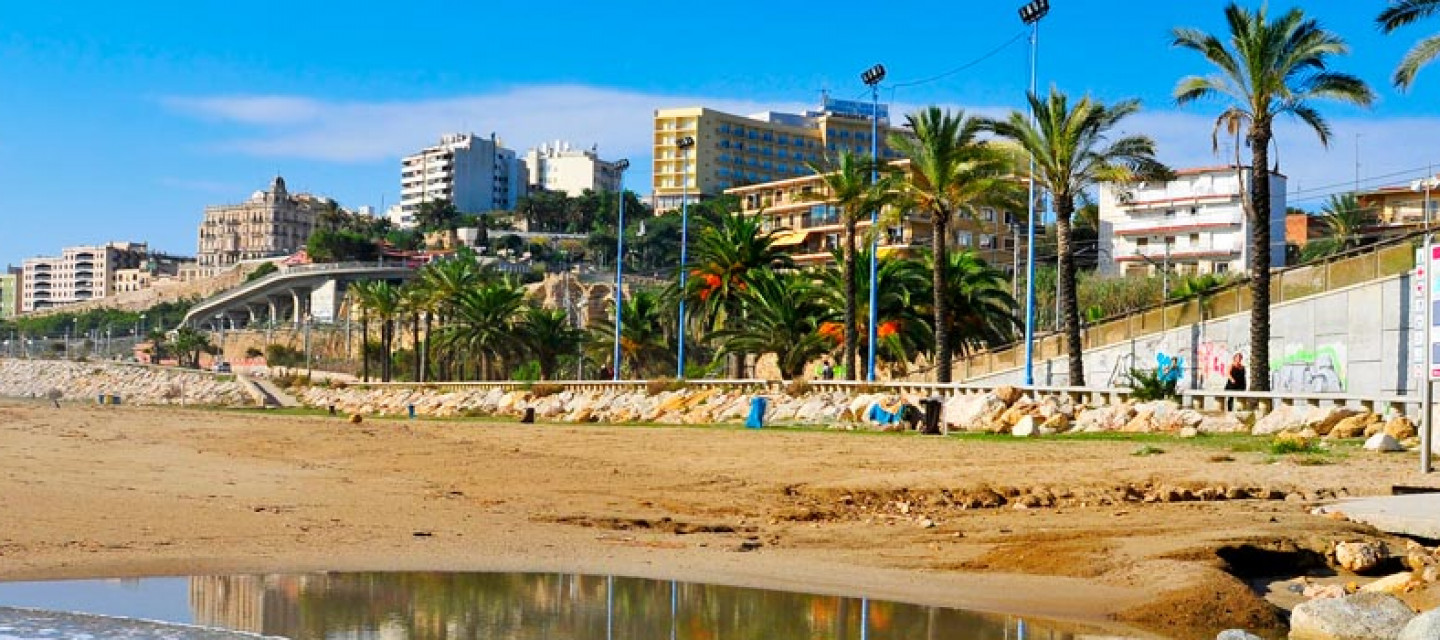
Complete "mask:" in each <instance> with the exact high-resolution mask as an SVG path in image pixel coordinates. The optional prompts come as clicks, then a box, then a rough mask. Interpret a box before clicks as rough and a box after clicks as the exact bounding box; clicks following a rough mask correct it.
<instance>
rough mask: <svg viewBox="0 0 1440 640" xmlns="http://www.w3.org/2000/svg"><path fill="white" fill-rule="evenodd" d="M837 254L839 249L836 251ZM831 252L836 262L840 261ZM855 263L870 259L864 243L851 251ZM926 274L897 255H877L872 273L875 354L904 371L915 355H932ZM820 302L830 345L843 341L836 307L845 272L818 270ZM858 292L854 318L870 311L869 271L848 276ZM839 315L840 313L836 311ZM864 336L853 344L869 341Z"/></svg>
mask: <svg viewBox="0 0 1440 640" xmlns="http://www.w3.org/2000/svg"><path fill="white" fill-rule="evenodd" d="M837 253H838V252H837ZM840 258H841V256H839V255H836V256H835V265H840V264H842V260H841V259H840ZM855 263H856V264H869V263H870V249H869V247H862V248H860V249H859V250H858V251H856V253H855ZM930 273H931V270H930V268H929V266H928V265H926V264H925V263H924V262H922V261H920V260H913V259H909V258H899V257H885V258H880V260H879V262H878V264H877V268H876V271H875V284H876V292H875V303H876V304H875V307H876V312H875V322H876V337H877V338H878V340H877V341H876V345H875V358H876V360H878V361H879V362H880V363H883V364H886V365H887V366H889V367H891V370H892V371H893V372H895V373H898V374H901V375H903V374H904V373H906V368H907V367H908V365H909V364H910V362H912V361H913V360H914V359H915V357H916V356H917V355H919V354H920V353H922V352H924V353H931V354H933V353H934V340H933V333H932V331H931V329H930V318H929V317H928V316H927V315H926V313H925V311H926V309H927V307H928V306H929V305H930V300H931V299H932V298H931V295H930V286H931V285H930ZM818 275H819V283H820V291H819V293H820V296H821V304H822V305H823V306H824V307H825V308H826V309H827V310H828V312H827V313H826V315H825V317H824V319H823V321H822V322H821V323H820V333H821V334H822V335H825V336H827V337H829V338H830V339H831V341H833V342H835V343H837V344H838V343H843V342H844V335H845V328H844V325H843V324H842V323H840V322H837V320H838V319H840V317H843V316H839V317H837V314H836V310H837V309H842V310H843V308H844V300H843V299H842V298H843V297H844V293H843V292H844V291H845V285H844V281H843V278H844V277H845V275H844V270H843V269H841V268H837V267H835V266H831V267H827V268H826V269H825V270H824V271H822V272H820V273H819V274H818ZM852 278H853V279H854V284H855V290H856V295H857V296H858V305H859V306H858V308H857V310H856V314H857V317H859V316H866V317H868V316H869V313H870V284H871V283H870V274H868V273H865V272H863V271H860V270H858V269H856V270H855V273H854V274H853V275H852ZM841 313H843V311H841ZM868 339H869V336H861V337H860V339H859V341H858V342H857V348H859V347H863V346H865V345H866V344H868V342H867V340H868Z"/></svg>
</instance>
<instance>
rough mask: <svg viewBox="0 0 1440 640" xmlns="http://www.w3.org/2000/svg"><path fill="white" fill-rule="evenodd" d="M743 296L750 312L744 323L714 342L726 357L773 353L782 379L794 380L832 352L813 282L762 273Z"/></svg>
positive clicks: (797, 275)
mask: <svg viewBox="0 0 1440 640" xmlns="http://www.w3.org/2000/svg"><path fill="white" fill-rule="evenodd" d="M743 295H744V297H745V301H746V308H747V310H748V312H749V313H748V315H747V316H746V319H745V323H744V324H743V325H741V326H739V327H736V328H729V329H725V330H722V331H717V332H715V334H714V336H713V337H714V339H715V340H716V341H717V342H719V343H720V345H721V352H722V353H759V354H766V353H773V354H775V357H776V364H777V366H779V367H780V373H781V374H782V375H784V376H785V378H786V379H794V378H797V377H799V376H801V375H803V374H804V372H805V364H806V363H808V362H810V361H811V360H813V359H815V358H816V357H818V356H820V355H822V354H824V353H825V352H826V351H828V350H829V348H830V347H829V344H828V342H829V341H828V339H827V338H826V337H825V336H824V335H822V334H821V333H820V331H819V328H820V318H821V317H822V316H823V315H824V313H825V307H824V306H823V305H822V304H821V302H820V301H821V296H820V294H819V292H818V291H817V290H816V287H815V285H814V283H813V282H812V281H811V279H810V277H809V276H807V275H805V274H800V273H795V272H788V273H785V274H777V273H775V272H774V271H760V272H757V273H756V274H755V275H754V276H753V277H752V278H751V280H750V283H749V287H748V288H747V289H746V290H745V292H744V294H743Z"/></svg>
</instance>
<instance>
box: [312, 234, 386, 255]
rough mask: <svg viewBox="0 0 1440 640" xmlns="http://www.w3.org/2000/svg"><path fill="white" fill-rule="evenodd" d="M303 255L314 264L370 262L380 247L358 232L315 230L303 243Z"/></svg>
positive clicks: (371, 239) (373, 240) (378, 252)
mask: <svg viewBox="0 0 1440 640" xmlns="http://www.w3.org/2000/svg"><path fill="white" fill-rule="evenodd" d="M305 253H306V254H307V255H309V256H310V259H311V260H313V261H315V262H371V261H373V260H375V258H377V257H378V256H379V255H380V247H379V246H378V245H377V244H376V242H375V239H373V238H369V237H366V236H365V235H364V234H362V233H360V232H359V231H352V230H349V229H340V230H338V231H331V230H328V229H316V230H315V231H313V232H311V233H310V238H309V239H308V240H307V241H306V242H305Z"/></svg>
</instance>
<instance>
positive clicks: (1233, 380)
mask: <svg viewBox="0 0 1440 640" xmlns="http://www.w3.org/2000/svg"><path fill="white" fill-rule="evenodd" d="M1225 390H1226V391H1244V390H1245V356H1244V355H1241V354H1238V353H1237V354H1235V357H1234V358H1231V359H1230V372H1229V373H1228V374H1227V375H1226V376H1225ZM1225 410H1226V411H1234V410H1235V399H1234V398H1225Z"/></svg>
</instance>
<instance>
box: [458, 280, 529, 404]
mask: <svg viewBox="0 0 1440 640" xmlns="http://www.w3.org/2000/svg"><path fill="white" fill-rule="evenodd" d="M524 304H525V291H524V289H521V288H520V287H519V286H517V285H515V284H513V283H511V282H510V281H509V280H500V281H498V282H493V283H489V284H486V285H482V286H480V287H478V288H475V289H469V290H466V291H462V292H460V294H459V295H458V296H457V297H456V298H455V299H454V300H453V301H451V312H452V313H453V315H452V316H451V317H450V318H449V322H447V323H446V324H445V326H443V327H441V328H440V331H439V332H438V336H437V337H438V340H439V342H440V344H441V345H442V346H444V347H445V348H447V349H449V350H450V351H451V352H452V353H453V354H455V355H462V354H474V355H475V356H478V358H479V363H480V378H481V379H485V380H489V379H491V374H492V366H491V365H492V364H493V363H494V361H495V360H497V359H499V358H500V357H501V356H502V355H504V354H506V353H509V352H512V351H513V350H514V343H515V322H516V320H517V316H518V314H519V312H520V309H521V308H522V307H524ZM461 360H462V361H463V358H462V359H461Z"/></svg>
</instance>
